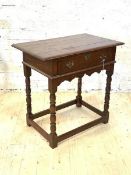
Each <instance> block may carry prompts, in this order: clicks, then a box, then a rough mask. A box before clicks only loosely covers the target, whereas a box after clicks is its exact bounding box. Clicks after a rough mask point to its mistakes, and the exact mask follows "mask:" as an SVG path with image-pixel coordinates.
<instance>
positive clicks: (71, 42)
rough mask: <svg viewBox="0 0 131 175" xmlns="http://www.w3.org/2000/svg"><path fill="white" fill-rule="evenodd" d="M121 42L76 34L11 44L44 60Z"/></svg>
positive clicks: (111, 45) (120, 43)
mask: <svg viewBox="0 0 131 175" xmlns="http://www.w3.org/2000/svg"><path fill="white" fill-rule="evenodd" d="M122 44H124V43H123V42H119V41H115V40H110V39H106V38H102V37H97V36H94V35H89V34H78V35H71V36H65V37H60V38H53V39H47V40H39V41H32V42H25V43H17V44H13V45H12V46H13V47H15V48H17V49H19V50H21V51H22V52H24V53H27V54H29V55H31V56H33V57H35V58H38V59H40V60H42V61H45V60H50V59H55V58H60V57H65V56H68V55H73V54H79V53H84V52H89V51H94V50H99V49H102V48H107V47H113V46H117V45H122Z"/></svg>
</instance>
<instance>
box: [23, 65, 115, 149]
mask: <svg viewBox="0 0 131 175" xmlns="http://www.w3.org/2000/svg"><path fill="white" fill-rule="evenodd" d="M105 69H106V74H107V80H106V89H105V101H104V109H103V111H100V110H99V109H97V108H95V107H94V106H92V105H90V104H88V103H87V102H85V101H83V100H82V96H81V87H82V76H83V75H84V74H81V73H80V74H79V75H78V76H77V77H78V90H77V96H76V98H75V99H74V100H71V101H69V102H66V103H63V104H60V105H58V106H56V95H55V93H56V91H57V86H58V83H57V82H58V81H57V80H58V79H59V78H57V79H51V78H48V89H49V92H50V108H49V109H46V110H43V111H40V112H38V113H35V114H33V113H32V105H31V87H30V76H31V67H30V66H27V65H26V64H24V75H25V83H26V103H27V114H26V121H27V125H28V126H32V127H33V128H34V129H36V130H37V131H38V132H39V133H40V134H41V135H42V136H43V137H44V138H45V139H46V140H47V141H48V142H49V145H50V147H51V148H55V147H57V145H58V143H59V142H61V141H63V140H65V139H67V138H69V137H71V136H73V135H75V134H77V133H80V132H82V131H84V130H86V129H88V128H91V127H93V126H95V125H97V124H100V123H104V124H106V123H108V120H109V100H110V90H111V80H112V74H113V69H114V64H112V65H111V66H109V67H108V66H107V68H105ZM74 77H75V76H74ZM63 80H64V77H63ZM74 104H76V106H77V107H81V106H82V105H83V106H85V107H87V108H88V109H90V110H91V111H93V112H95V113H96V114H98V115H99V116H100V117H99V118H98V119H96V120H93V121H91V122H88V123H86V124H84V125H82V126H79V127H77V128H75V129H73V130H71V131H68V132H66V133H64V134H61V135H57V133H56V111H57V110H61V109H63V108H66V107H69V106H71V105H74ZM47 114H50V134H48V133H47V132H46V131H45V130H44V129H43V128H41V127H40V126H39V125H38V124H37V123H36V122H35V121H34V119H36V118H39V117H41V116H44V115H47Z"/></svg>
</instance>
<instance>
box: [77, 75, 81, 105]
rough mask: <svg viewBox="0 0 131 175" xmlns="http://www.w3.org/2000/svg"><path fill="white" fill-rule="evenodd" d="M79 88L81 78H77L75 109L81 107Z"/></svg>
mask: <svg viewBox="0 0 131 175" xmlns="http://www.w3.org/2000/svg"><path fill="white" fill-rule="evenodd" d="M81 87H82V77H79V78H78V89H77V96H76V106H77V107H81V104H82V96H81Z"/></svg>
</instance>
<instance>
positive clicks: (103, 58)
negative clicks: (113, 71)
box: [100, 55, 107, 69]
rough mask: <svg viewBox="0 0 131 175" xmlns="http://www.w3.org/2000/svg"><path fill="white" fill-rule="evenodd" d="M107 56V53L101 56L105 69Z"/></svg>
mask: <svg viewBox="0 0 131 175" xmlns="http://www.w3.org/2000/svg"><path fill="white" fill-rule="evenodd" d="M106 58H107V56H106V55H101V56H100V59H101V63H102V67H103V69H104V68H105V61H106Z"/></svg>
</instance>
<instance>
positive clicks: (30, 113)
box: [24, 65, 32, 126]
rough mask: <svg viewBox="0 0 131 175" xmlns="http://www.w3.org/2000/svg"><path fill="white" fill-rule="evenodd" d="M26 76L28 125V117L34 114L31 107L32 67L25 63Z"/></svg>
mask: <svg viewBox="0 0 131 175" xmlns="http://www.w3.org/2000/svg"><path fill="white" fill-rule="evenodd" d="M24 76H25V84H26V104H27V113H26V123H27V125H28V126H30V124H29V123H28V118H30V117H31V115H32V107H31V88H30V76H31V68H30V67H28V66H26V65H24Z"/></svg>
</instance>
